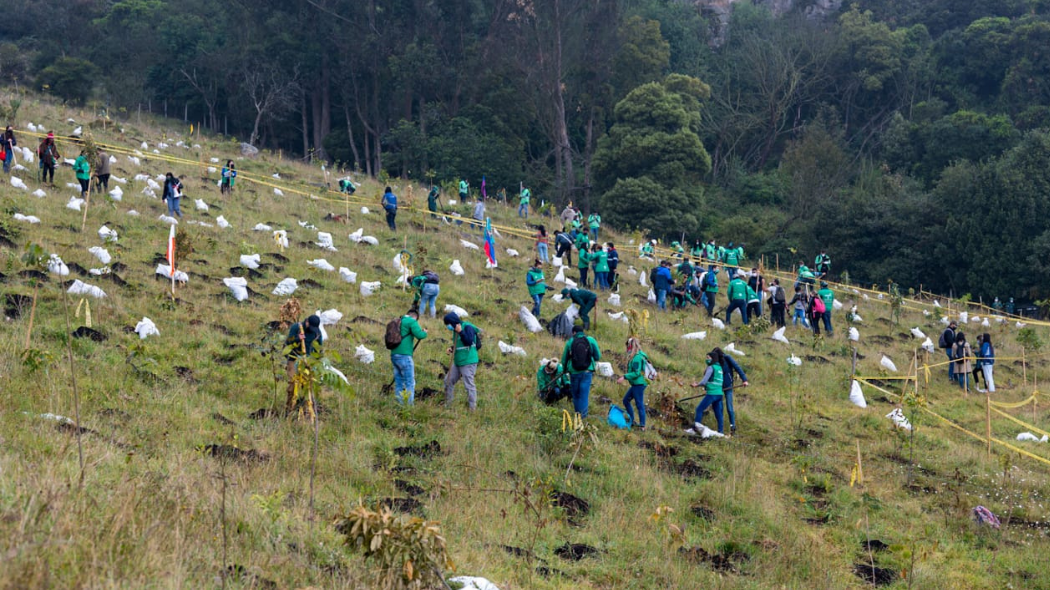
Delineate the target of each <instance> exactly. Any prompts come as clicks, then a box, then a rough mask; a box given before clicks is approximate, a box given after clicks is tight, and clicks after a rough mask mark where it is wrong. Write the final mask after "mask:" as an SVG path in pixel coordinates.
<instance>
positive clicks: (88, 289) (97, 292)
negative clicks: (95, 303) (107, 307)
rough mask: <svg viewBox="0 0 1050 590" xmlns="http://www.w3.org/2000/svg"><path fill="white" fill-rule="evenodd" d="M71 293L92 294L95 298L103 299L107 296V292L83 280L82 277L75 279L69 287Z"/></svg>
mask: <svg viewBox="0 0 1050 590" xmlns="http://www.w3.org/2000/svg"><path fill="white" fill-rule="evenodd" d="M69 294H70V295H90V296H91V297H94V298H95V299H102V298H103V297H105V296H106V292H105V291H103V290H102V289H99V288H98V287H96V286H94V285H89V284H87V283H84V282H81V281H80V279H77V280H75V281H73V284H72V285H70V287H69Z"/></svg>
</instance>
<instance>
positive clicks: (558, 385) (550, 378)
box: [536, 359, 572, 405]
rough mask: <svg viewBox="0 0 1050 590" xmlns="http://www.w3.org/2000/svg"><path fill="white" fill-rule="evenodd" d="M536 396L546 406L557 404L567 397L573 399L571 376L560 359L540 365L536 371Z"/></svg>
mask: <svg viewBox="0 0 1050 590" xmlns="http://www.w3.org/2000/svg"><path fill="white" fill-rule="evenodd" d="M536 394H537V395H538V396H539V398H540V401H541V402H543V403H545V404H548V405H549V404H555V403H558V401H559V400H561V399H562V398H566V397H572V385H571V384H570V382H569V374H568V373H566V372H565V367H563V366H562V365H561V363H559V362H558V359H550V360H548V361H547V362H546V363H543V364H541V365H540V368H539V370H538V371H536Z"/></svg>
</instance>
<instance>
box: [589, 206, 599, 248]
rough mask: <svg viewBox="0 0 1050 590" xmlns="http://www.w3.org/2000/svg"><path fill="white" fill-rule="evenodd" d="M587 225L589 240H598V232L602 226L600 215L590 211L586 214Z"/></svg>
mask: <svg viewBox="0 0 1050 590" xmlns="http://www.w3.org/2000/svg"><path fill="white" fill-rule="evenodd" d="M587 227H589V228H591V241H594V242H597V241H598V232H599V231H600V230H601V228H602V216H601V215H598V214H597V213H591V214H590V215H588V216H587Z"/></svg>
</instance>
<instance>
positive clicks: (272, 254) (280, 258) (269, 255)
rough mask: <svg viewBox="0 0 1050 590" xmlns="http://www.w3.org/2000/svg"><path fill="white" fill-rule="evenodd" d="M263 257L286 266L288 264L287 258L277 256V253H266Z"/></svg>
mask: <svg viewBox="0 0 1050 590" xmlns="http://www.w3.org/2000/svg"><path fill="white" fill-rule="evenodd" d="M263 256H265V257H267V258H270V259H272V260H276V261H277V262H282V263H285V264H287V263H288V262H289V260H288V257H287V256H285V255H284V254H278V253H277V252H267V253H265V254H263Z"/></svg>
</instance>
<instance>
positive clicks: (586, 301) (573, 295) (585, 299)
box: [561, 289, 598, 330]
mask: <svg viewBox="0 0 1050 590" xmlns="http://www.w3.org/2000/svg"><path fill="white" fill-rule="evenodd" d="M561 296H562V297H565V298H567V299H569V300H570V301H572V302H573V303H575V304H576V305H579V306H580V320H581V321H583V327H584V329H586V330H590V329H591V315H590V314H591V310H593V309H594V304H595V302H597V301H598V295H596V294H595V293H594V292H593V291H588V290H587V289H562V290H561Z"/></svg>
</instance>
